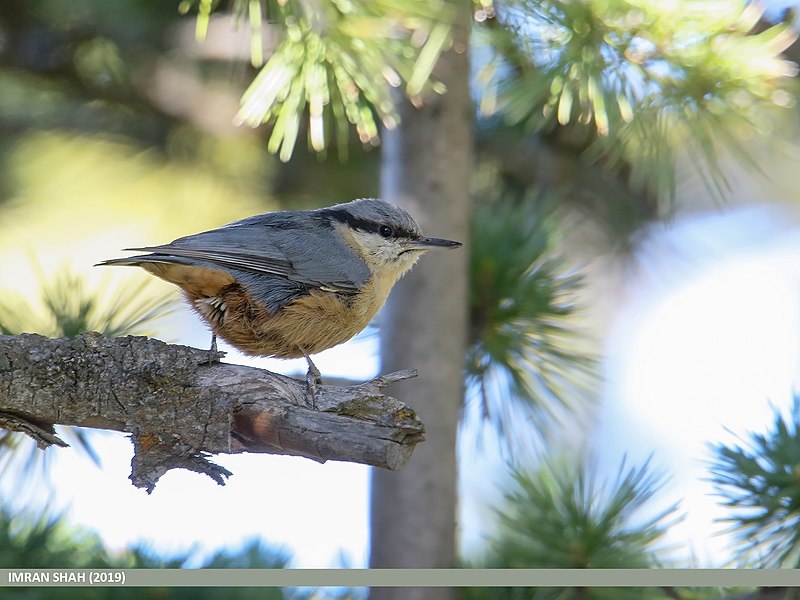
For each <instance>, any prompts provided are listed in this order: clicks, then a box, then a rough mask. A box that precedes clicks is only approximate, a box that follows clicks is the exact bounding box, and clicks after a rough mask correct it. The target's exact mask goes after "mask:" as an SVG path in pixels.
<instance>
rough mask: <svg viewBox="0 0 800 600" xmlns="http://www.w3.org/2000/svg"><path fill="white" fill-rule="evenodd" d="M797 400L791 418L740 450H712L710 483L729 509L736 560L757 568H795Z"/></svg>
mask: <svg viewBox="0 0 800 600" xmlns="http://www.w3.org/2000/svg"><path fill="white" fill-rule="evenodd" d="M798 423H800V396H797V395H796V396H795V398H794V402H793V405H792V410H791V416H790V418H788V419H785V418H784V417H783V416H781V414H780V413H779V412H777V411H776V415H775V421H774V423H773V425H772V428H771V429H770V430H768V431H767V432H766V433H763V434H760V433H751V434H750V435H749V436H748V437H747V439H744V440H741V445H736V446H727V445H725V444H717V445H714V446H712V450H713V452H714V462H713V464H712V467H711V481H712V483H713V484H714V487H715V488H716V489H717V491H718V493H719V494H720V495H721V496H722V498H723V505H724V506H726V507H727V508H729V509H731V511H732V514H731V516H730V517H728V518H726V519H724V521H725V522H728V523H730V524H731V527H730V529H729V532H730V533H732V534H733V536H734V539H735V540H736V542H735V543H736V550H737V557H738V559H739V561H740V562H741V563H743V564H746V565H755V566H757V567H763V568H793V569H794V568H798V567H800V430H798Z"/></svg>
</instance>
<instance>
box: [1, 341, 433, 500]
mask: <svg viewBox="0 0 800 600" xmlns="http://www.w3.org/2000/svg"><path fill="white" fill-rule="evenodd" d="M208 357H209V356H208V351H207V350H197V349H195V348H189V347H186V346H174V345H168V344H165V343H164V342H160V341H158V340H153V339H148V338H143V337H126V338H116V339H108V338H104V337H102V336H100V335H98V334H83V335H80V336H78V337H76V338H75V339H71V340H69V339H55V340H54V339H49V338H45V337H42V336H39V335H21V336H0V427H3V428H5V429H10V430H14V431H20V432H23V433H25V434H27V435H29V436H31V437H32V438H34V439H35V440H36V441H37V443H38V444H39V446H40V447H42V448H44V447H47V446H49V445H52V444H56V445H61V446H64V445H66V444H65V443H64V442H63V441H62V440H61V439H60V438H59V437H58V436H57V435H56V432H55V430H54V427H53V426H54V425H77V426H80V427H93V428H99V429H112V430H116V431H124V432H129V433H131V434H132V435H131V437H132V440H133V445H134V451H135V454H134V458H133V461H132V464H131V467H132V472H131V476H130V479H131V481H132V482H133V484H134V485H136V486H137V487H143V488H145V489H147V491H148V492H150V491H152V490H153V488H154V487H155V485H156V482H157V481H158V479H159V478H160V477H161V476H162V475H163V474H164V473H166V472H167V471H168V470H170V469H174V468H184V469H190V470H192V471H197V472H199V473H205V474H206V475H208V476H209V477H211V478H212V479H214V480H215V481H217V482H218V483H220V484H224V482H225V478H226V477H228V476H230V475H231V473H230V472H229V471H227V470H226V469H224V468H222V467H220V466H218V465H215V464H214V463H212V462H210V461H209V460H208V456H209V455H210V454H218V453H238V452H262V453H268V454H290V455H295V456H304V457H307V458H311V459H313V460H316V461H319V462H325V461H326V460H343V461H351V462H358V463H363V464H368V465H373V466H379V467H384V468H387V469H398V468H400V467H401V466H402V465H403V464H404V463H405V462H406V461H407V460H408V458H409V457H410V456H411V453H412V451H413V449H414V447H415V445H416V444H417V443H418V442H419V441H421V440H422V439H423V433H424V428H423V426H422V423H420V421H419V420H418V419H417V417H416V415H415V413H414V411H413V410H411V409H409V408H408V407H407V406H405V405H404V404H402V403H400V402H398V401H396V400H394V399H393V398H390V397H388V396H384V395H382V394H381V393H380V390H381V388H383V387H385V386H387V385H389V384H391V383H394V382H396V381H400V380H402V379H407V378H409V377H413V376H415V375H416V373H415V372H414V371H406V372H399V373H393V374H391V375H386V376H384V377H379V378H377V379H375V380H373V381H370V382H367V383H365V384H361V385H356V386H351V387H333V386H328V385H323V386H320V387H319V388H318V391H317V396H316V398H315V403H316V407H315V408H314V407H312V406H310V405H309V403H308V398H307V394H306V386H305V382H301V381H297V380H294V379H291V378H289V377H285V376H283V375H279V374H276V373H271V372H269V371H264V370H261V369H255V368H252V367H244V366H240V365H231V364H224V363H220V362H214V363H212V364H210V365H209V364H208Z"/></svg>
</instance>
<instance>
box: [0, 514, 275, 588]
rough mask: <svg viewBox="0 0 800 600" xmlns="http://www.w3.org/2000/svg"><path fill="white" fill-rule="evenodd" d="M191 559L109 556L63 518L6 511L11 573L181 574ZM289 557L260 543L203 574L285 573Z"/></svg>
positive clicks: (2, 550)
mask: <svg viewBox="0 0 800 600" xmlns="http://www.w3.org/2000/svg"><path fill="white" fill-rule="evenodd" d="M190 558H191V557H190V556H189V555H188V554H180V555H176V556H173V557H171V558H162V557H158V556H156V555H154V554H153V553H152V552H149V551H146V550H144V549H142V548H134V549H131V550H125V551H123V552H121V553H114V554H111V553H109V552H108V551H107V550H106V549H105V548H104V547H103V545H102V543H101V541H100V538H99V537H98V536H97V534H95V533H92V532H89V531H86V530H84V529H81V528H77V527H70V526H69V525H68V524H67V523H66V521H65V519H64V518H63V517H62V516H52V515H51V516H48V515H47V514H46V513H39V514H33V513H29V512H25V513H21V514H18V515H12V514H11V513H10V512H9V511H8V510H7V509H5V508H0V564H2V565H3V568H8V569H85V568H112V569H133V568H139V569H166V568H170V569H178V568H184V567H185V566H186V565H187V563H188V562H189V560H190ZM287 563H288V557H287V556H286V554H285V553H283V552H280V551H277V550H274V549H271V548H268V547H266V546H264V545H263V544H262V543H261V542H260V541H259V540H252V541H250V542H248V543H246V544H245V545H244V546H243V547H242V548H241V549H239V550H236V551H232V550H221V551H218V552H216V553H215V554H213V555H212V556H210V557H208V558H207V559H206V560H204V561H203V562H202V564H200V565H199V568H215V569H231V568H241V569H282V568H285V567H286V566H287ZM51 596H52V591H51V589H48V588H42V587H39V588H35V587H34V588H21V587H20V588H6V589H4V590H3V597H4V598H6V597H7V598H24V599H25V600H39V599H42V600H44V599H45V598H50V597H51ZM58 597H59V598H64V599H66V600H71V599H72V598H75V599H81V600H82V599H84V598H86V599H89V600H92V599H98V600H100V599H103V600H104V599H106V598H109V599H110V598H114V599H117V600H118V599H125V598H130V599H131V600H133V599H137V600H138V599H140V598H141V599H147V598H154V599H156V598H157V599H159V600H184V599H185V600H194V599H197V600H216V599H220V600H222V599H230V600H251V599H252V600H255V599H259V600H280V599H281V598H283V597H284V595H283V592H282V590H280V589H278V588H242V587H238V588H218V587H208V588H111V587H109V588H96V587H91V588H90V587H74V588H71V587H66V588H60V589H59V591H58Z"/></svg>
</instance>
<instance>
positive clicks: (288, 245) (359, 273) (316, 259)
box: [129, 219, 370, 293]
mask: <svg viewBox="0 0 800 600" xmlns="http://www.w3.org/2000/svg"><path fill="white" fill-rule="evenodd" d="M129 250H136V251H145V252H153V253H154V256H153V258H157V257H158V255H162V256H175V257H181V258H186V259H189V260H192V261H198V263H201V264H204V265H206V266H217V267H221V268H223V269H224V270H233V271H247V272H251V273H260V274H264V275H271V276H274V277H280V278H283V279H287V280H289V281H293V282H297V283H301V284H303V285H307V286H312V287H319V288H323V289H327V290H330V291H337V292H344V293H353V292H356V291H357V290H358V289H359V288H360V286H361V285H363V284H364V283H365V282H366V281H367V280H368V279H369V277H370V272H369V269H368V268H367V266H366V265H365V264H364V262H363V261H362V260H361V259H360V258H359V257H358V255H357V254H356V253H355V251H354V250H353V249H352V248H350V247H349V246H348V245H347V244H346V243H344V241H342V240H341V238H340V237H339V236H337V235H336V234H335V233H334V232H333V231H332V230H330V229H326V228H325V227H324V226H322V227H320V226H307V227H294V226H287V225H286V224H285V223H280V224H278V225H274V224H272V223H270V222H269V221H256V220H253V219H248V220H245V221H240V222H239V223H235V224H233V225H229V226H226V227H221V228H220V229H214V230H212V231H207V232H204V233H198V234H195V235H190V236H186V237H183V238H179V239H177V240H175V241H174V242H170V243H169V244H164V245H161V246H149V247H145V248H129Z"/></svg>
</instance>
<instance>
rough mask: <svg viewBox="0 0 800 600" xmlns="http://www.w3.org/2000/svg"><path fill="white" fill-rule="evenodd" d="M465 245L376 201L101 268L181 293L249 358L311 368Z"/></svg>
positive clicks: (271, 216)
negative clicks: (412, 272)
mask: <svg viewBox="0 0 800 600" xmlns="http://www.w3.org/2000/svg"><path fill="white" fill-rule="evenodd" d="M461 245H462V244H461V242H457V241H453V240H447V239H441V238H432V237H424V236H423V235H422V232H421V230H420V227H419V225H417V223H416V221H414V219H413V218H412V217H411V215H409V214H408V213H407V212H406V211H405V210H403V209H402V208H400V207H398V206H396V205H394V204H391V203H389V202H386V201H384V200H380V199H375V198H364V199H359V200H353V201H351V202H346V203H342V204H336V205H333V206H328V207H324V208H319V209H314V210H293V211H279V212H270V213H265V214H262V215H256V216H252V217H248V218H246V219H242V220H240V221H235V222H233V223H230V224H228V225H224V226H223V227H220V228H218V229H212V230H210V231H205V232H202V233H196V234H194V235H188V236H185V237H181V238H178V239H176V240H174V241H172V242H170V243H168V244H163V245H160V246H144V247H140V248H126V249H125V251H134V252H147V253H148V254H138V255H135V256H129V257H127V258H113V259H109V260H104V261H102V262H100V263H98V266H108V265H124V266H137V267H141V268H143V269H144V270H145V271H147V272H149V273H151V274H153V275H155V276H157V277H160V278H161V279H164V280H165V281H168V282H170V283H172V284H174V285H176V286H178V287H179V288H180V289H181V291H182V292H183V295H184V297H185V299H186V301H187V302H188V303H189V305H190V306H191V307H192V308H193V309H194V311H195V312H196V313H197V314H198V315H199V316H200V318H201V319H202V320H203V321H204V322H205V323H206V324H207V325H208V326H209V328H210V329H211V335H212V339H211V349H210V351H209V352H210V357H209V362H210V361H211V359H212V358H211V357H215V356H216V355H217V352H216V340H217V337H219V338H221V339H223V340H225V341H226V342H227V343H229V344H230V345H231V346H233V347H234V348H237V349H238V350H240V351H242V352H243V353H245V354H248V355H254V356H267V357H277V358H299V357H305V359H306V362H307V364H308V372H307V374H306V384H307V395H308V397H309V400H310V403H311V404H312V406H314V405H315V398H316V389H317V385H319V384H320V383H321V382H322V378H321V374H320V372H319V369H317V367H316V365H314V363H313V361H312V360H311V355H312V354H317V353H319V352H322V351H323V350H327V349H328V348H332V347H333V346H337V345H339V344H341V343H343V342H345V341H347V340H349V339H350V338H352V337H353V336H354V335H356V334H357V333H358V332H360V331H361V330H363V329H364V328H365V327H366V326H367V325H368V324H369V322H370V321H371V320H372V318H373V317H374V316H375V315H376V314H377V312H378V310H379V309H380V308H381V307H382V306H383V304H384V302H385V301H386V298H387V297H388V295H389V292H390V291H391V289H392V287H393V286H394V284H395V283H396V282H397V281H398V280H399V279H400V278H401V277H402V276H403V275H404V274H405V273H406V272H408V271H409V269H411V267H413V266H414V264H415V263H416V262H417V260H418V259H419V258H420V256H421V255H422V254H423V253H424V252H425V251H427V250H432V249H437V248H458V247H459V246H461Z"/></svg>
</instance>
